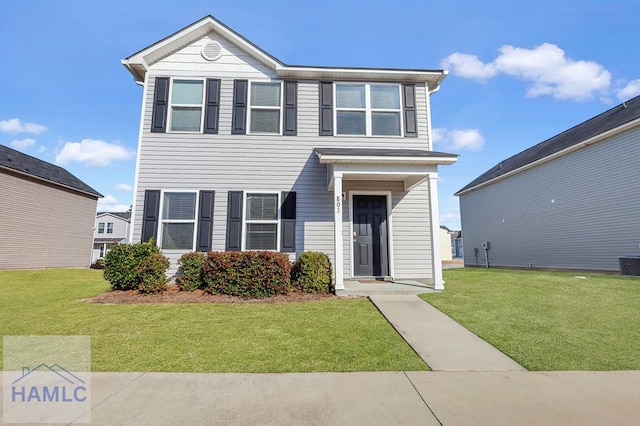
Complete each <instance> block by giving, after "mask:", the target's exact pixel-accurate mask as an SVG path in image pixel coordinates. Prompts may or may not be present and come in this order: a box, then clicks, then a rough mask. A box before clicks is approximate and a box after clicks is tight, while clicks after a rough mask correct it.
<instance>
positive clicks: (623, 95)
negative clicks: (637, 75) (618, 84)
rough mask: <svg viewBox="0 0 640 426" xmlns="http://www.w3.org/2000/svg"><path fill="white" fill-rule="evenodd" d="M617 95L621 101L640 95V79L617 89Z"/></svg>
mask: <svg viewBox="0 0 640 426" xmlns="http://www.w3.org/2000/svg"><path fill="white" fill-rule="evenodd" d="M616 95H617V96H618V99H620V100H621V101H626V100H627V99H631V98H635V97H636V96H638V95H640V80H633V81H630V82H628V83H627V84H626V85H625V86H624V87H623V88H621V89H618V90H617V91H616Z"/></svg>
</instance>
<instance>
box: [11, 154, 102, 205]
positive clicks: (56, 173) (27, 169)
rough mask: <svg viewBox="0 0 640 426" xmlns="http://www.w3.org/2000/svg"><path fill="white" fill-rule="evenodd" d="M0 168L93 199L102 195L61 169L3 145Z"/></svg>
mask: <svg viewBox="0 0 640 426" xmlns="http://www.w3.org/2000/svg"><path fill="white" fill-rule="evenodd" d="M0 168H6V169H11V170H15V171H17V172H20V173H25V174H28V175H31V176H34V177H36V178H39V179H42V180H46V181H48V182H51V183H53V184H57V185H61V186H65V187H67V188H71V189H75V190H76V191H80V192H84V193H86V194H89V195H93V196H95V197H102V194H100V193H99V192H98V191H96V190H95V189H93V188H91V187H90V186H89V185H87V184H86V183H84V182H83V181H81V180H80V179H78V178H77V177H75V176H74V175H72V174H71V173H69V172H68V171H67V170H65V169H63V168H62V167H59V166H55V165H53V164H51V163H47V162H46V161H42V160H39V159H37V158H35V157H32V156H30V155H27V154H24V153H22V152H19V151H16V150H15V149H11V148H9V147H6V146H4V145H0Z"/></svg>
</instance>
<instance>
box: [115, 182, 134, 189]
mask: <svg viewBox="0 0 640 426" xmlns="http://www.w3.org/2000/svg"><path fill="white" fill-rule="evenodd" d="M116 189H117V190H118V191H131V190H132V189H133V187H132V186H131V185H127V184H126V183H119V184H118V186H116Z"/></svg>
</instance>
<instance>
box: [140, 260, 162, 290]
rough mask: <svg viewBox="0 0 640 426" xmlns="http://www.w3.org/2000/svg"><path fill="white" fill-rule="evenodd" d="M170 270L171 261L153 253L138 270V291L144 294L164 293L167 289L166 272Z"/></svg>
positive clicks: (143, 261)
mask: <svg viewBox="0 0 640 426" xmlns="http://www.w3.org/2000/svg"><path fill="white" fill-rule="evenodd" d="M167 268H169V259H167V258H166V257H164V256H163V255H162V254H160V253H152V254H151V255H149V256H148V257H146V258H145V259H143V260H142V263H140V265H139V266H138V268H137V273H138V291H139V292H140V293H144V294H155V293H162V292H163V291H165V290H166V289H167V281H169V280H168V279H167V277H166V276H165V274H164V273H165V272H166V271H167Z"/></svg>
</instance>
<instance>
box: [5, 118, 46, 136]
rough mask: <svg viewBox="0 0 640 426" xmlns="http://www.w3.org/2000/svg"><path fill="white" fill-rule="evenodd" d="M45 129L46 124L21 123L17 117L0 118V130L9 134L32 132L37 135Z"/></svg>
mask: <svg viewBox="0 0 640 426" xmlns="http://www.w3.org/2000/svg"><path fill="white" fill-rule="evenodd" d="M46 130H47V127H46V126H43V125H41V124H35V123H23V122H22V120H20V119H19V118H11V119H9V120H0V132H2V133H8V134H10V135H17V134H18V133H32V134H34V135H39V134H40V133H43V132H45V131H46Z"/></svg>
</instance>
